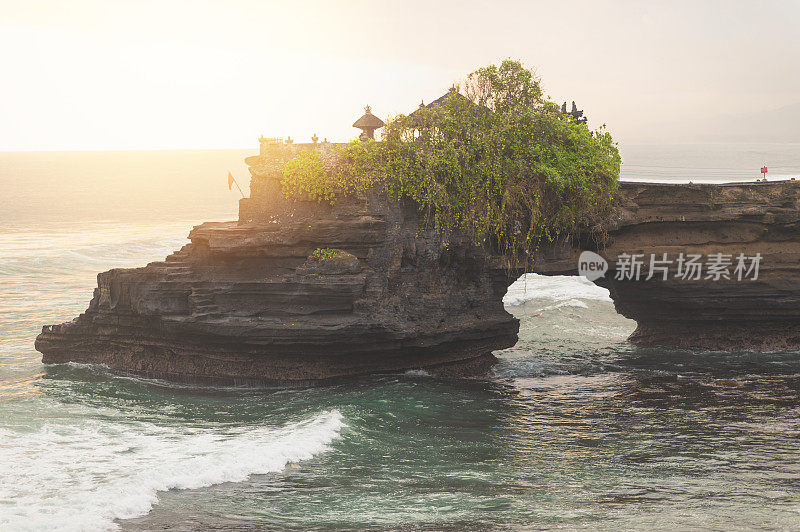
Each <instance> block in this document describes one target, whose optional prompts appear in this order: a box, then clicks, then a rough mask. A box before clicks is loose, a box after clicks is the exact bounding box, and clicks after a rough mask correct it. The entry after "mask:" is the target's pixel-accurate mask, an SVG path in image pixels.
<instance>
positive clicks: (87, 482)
mask: <svg viewBox="0 0 800 532" xmlns="http://www.w3.org/2000/svg"><path fill="white" fill-rule="evenodd" d="M344 426H345V424H344V421H343V418H342V414H341V413H340V412H339V411H338V410H332V411H328V412H323V413H321V414H318V415H316V416H314V417H313V418H311V419H308V420H305V421H302V422H299V423H292V424H287V425H285V426H283V427H277V428H276V427H252V426H249V427H241V426H239V427H215V428H213V429H211V428H195V427H164V426H158V425H155V424H152V423H144V422H139V423H128V424H123V423H109V422H105V421H99V420H86V421H82V422H80V423H78V424H71V425H66V424H57V423H55V422H51V423H48V424H45V425H44V426H41V427H40V428H38V429H37V430H34V431H29V430H11V429H0V478H2V479H3V481H2V483H0V501H12V500H13V501H14V506H13V507H5V508H3V509H2V511H0V529H2V530H40V529H42V528H47V529H48V530H52V529H57V530H97V529H110V528H116V523H115V520H116V519H129V518H133V517H138V516H141V515H145V514H147V513H148V512H149V511H150V508H151V507H152V506H153V504H155V503H156V501H157V493H158V492H159V491H166V490H169V489H193V488H200V487H204V486H211V485H213V484H220V483H222V482H240V481H243V480H246V479H247V478H248V477H249V476H250V475H254V474H264V473H271V472H277V471H281V470H282V469H284V468H285V467H286V466H287V464H289V463H292V462H298V461H301V460H308V459H310V458H312V457H314V456H315V455H317V454H319V453H322V452H324V451H325V450H326V449H328V447H329V444H330V443H331V442H332V441H333V440H334V439H336V438H338V437H339V432H340V430H341V429H342V428H343V427H344Z"/></svg>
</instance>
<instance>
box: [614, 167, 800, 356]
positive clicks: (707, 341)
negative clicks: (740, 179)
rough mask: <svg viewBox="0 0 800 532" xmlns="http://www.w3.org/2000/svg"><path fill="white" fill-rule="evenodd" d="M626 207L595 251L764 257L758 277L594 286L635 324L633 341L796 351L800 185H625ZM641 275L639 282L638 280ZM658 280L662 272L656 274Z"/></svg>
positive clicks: (799, 342) (799, 337) (799, 338)
mask: <svg viewBox="0 0 800 532" xmlns="http://www.w3.org/2000/svg"><path fill="white" fill-rule="evenodd" d="M622 191H623V194H624V198H625V202H624V203H625V204H624V205H623V206H622V208H621V209H620V210H619V212H618V215H617V219H616V220H615V222H614V224H613V225H612V226H611V227H610V237H611V238H610V241H609V243H608V247H607V248H605V249H604V250H603V251H601V254H602V255H603V256H604V257H606V258H607V259H608V260H609V261H610V262H611V264H610V269H611V270H612V272H613V271H614V270H615V269H616V266H617V264H616V262H617V257H618V256H619V254H621V253H628V254H634V253H638V254H643V255H644V256H645V257H646V259H645V261H646V262H649V257H650V255H651V254H654V255H655V256H656V257H663V254H664V253H667V254H668V258H670V257H671V258H676V257H677V256H678V255H679V254H680V253H684V254H690V253H691V254H701V255H703V256H704V257H708V256H709V255H712V254H717V253H722V254H725V255H731V256H732V257H733V258H734V266H735V262H736V261H735V257H736V256H738V255H739V254H740V253H743V254H744V255H746V256H754V255H756V254H757V253H759V254H760V255H761V262H760V266H759V272H758V279H756V280H753V279H752V275H751V276H750V278H746V279H743V280H741V281H740V280H738V279H737V276H735V275H733V270H734V267H731V268H730V270H731V275H730V279H724V278H720V279H719V280H714V278H713V277H711V278H706V273H707V272H705V271H704V272H703V275H702V278H701V279H699V280H682V279H679V278H677V276H676V274H677V264H672V265H671V266H670V271H669V275H668V278H667V280H666V281H664V280H662V279H659V277H658V276H654V277H653V278H652V279H650V280H649V281H643V280H640V281H635V280H629V279H626V280H616V279H615V278H614V275H613V273H612V274H611V275H606V278H605V279H602V280H600V281H599V282H598V284H601V285H603V286H606V287H607V288H608V289H609V290H610V291H611V297H612V298H613V299H614V304H615V306H616V308H617V311H618V312H619V313H620V314H622V315H624V316H626V317H628V318H631V319H633V320H636V322H637V324H638V327H637V329H636V331H635V332H634V333H633V335H632V336H631V338H630V340H631V341H633V342H635V343H638V344H642V345H666V346H677V347H692V348H703V349H714V350H738V349H753V350H781V349H798V348H800V224H799V222H800V183H798V182H795V181H782V182H774V183H747V184H720V185H656V184H635V183H626V184H624V185H623V187H622ZM643 277H644V276H643ZM662 277H663V276H662Z"/></svg>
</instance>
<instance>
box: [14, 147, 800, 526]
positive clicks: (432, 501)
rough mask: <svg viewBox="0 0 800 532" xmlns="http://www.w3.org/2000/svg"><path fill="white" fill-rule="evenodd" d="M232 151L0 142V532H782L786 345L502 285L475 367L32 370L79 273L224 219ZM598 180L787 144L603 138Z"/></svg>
mask: <svg viewBox="0 0 800 532" xmlns="http://www.w3.org/2000/svg"><path fill="white" fill-rule="evenodd" d="M254 153H255V149H253V150H206V151H201V150H196V151H193V150H186V151H119V152H5V153H0V185H1V186H2V191H3V192H2V199H0V205H1V206H2V209H0V530H3V531H6V530H8V531H19V530H91V531H94V530H113V529H121V530H155V529H158V530H279V529H296V530H329V529H352V530H387V529H389V530H486V529H497V530H541V529H553V528H558V529H566V530H582V529H591V530H641V529H647V530H650V529H667V530H687V529H701V530H736V529H781V530H785V529H800V352H796V351H791V352H770V353H757V352H747V351H741V352H710V351H692V350H685V349H665V348H640V347H636V346H634V345H631V344H630V343H628V342H627V341H626V338H627V336H628V335H629V334H630V333H631V332H632V331H633V330H634V327H635V324H634V322H632V321H630V320H628V319H626V318H624V317H622V316H620V315H618V314H617V313H616V312H615V310H614V306H613V303H612V301H611V300H610V299H609V297H608V292H607V291H606V290H604V289H602V288H599V287H597V286H595V285H594V284H592V283H590V282H588V281H587V280H586V279H583V278H580V277H543V276H539V275H534V274H528V275H526V276H523V277H521V278H520V279H518V280H517V281H516V282H515V283H514V284H513V285H512V286H511V287H510V288H509V290H508V293H507V294H506V296H505V299H504V302H505V304H506V307H507V309H508V311H509V312H511V313H512V314H514V315H515V316H517V317H519V319H520V320H521V328H520V335H519V342H518V343H517V345H516V346H514V347H512V348H510V349H506V350H503V351H498V352H497V353H496V355H497V357H498V358H499V360H500V362H499V364H497V365H496V367H495V368H494V370H493V373H492V375H490V376H489V377H487V378H485V379H471V380H451V379H441V378H436V377H433V376H430V375H428V374H426V373H425V372H423V371H408V372H406V373H400V374H387V375H376V376H371V377H363V378H357V379H350V380H344V381H341V382H336V383H333V384H330V385H325V386H276V387H261V388H253V387H212V386H189V385H176V384H171V383H168V382H163V381H159V380H151V379H143V378H135V377H131V376H126V375H121V374H117V373H114V372H112V371H109V370H108V369H107V368H105V367H103V366H92V365H81V364H61V365H43V364H42V363H41V357H40V354H39V353H37V352H36V351H35V350H34V349H33V341H34V338H35V337H36V335H37V333H38V332H39V331H40V330H41V327H42V325H44V324H53V323H61V322H63V321H67V320H70V319H72V318H73V317H75V316H76V315H78V314H79V313H80V312H82V311H83V310H85V308H86V307H87V304H88V302H89V300H90V298H91V295H92V289H93V287H94V286H95V284H96V274H97V273H98V272H102V271H105V270H108V269H110V268H120V267H134V266H142V265H144V264H146V263H148V262H150V261H154V260H160V259H162V258H163V257H165V256H166V255H168V254H169V253H170V252H171V251H173V250H175V249H178V248H179V247H180V246H182V245H183V244H185V243H186V242H187V240H186V235H187V233H188V231H189V230H190V229H191V227H192V226H193V225H196V224H198V223H201V222H203V221H224V220H231V219H235V218H236V213H237V205H238V199H239V198H240V197H241V195H240V194H239V192H238V191H237V189H236V187H234V188H233V190H228V187H227V180H226V178H227V172H228V171H230V172H231V173H232V174H233V175H234V177H235V178H237V181H238V182H239V183H240V184H241V185H242V188H243V191H244V193H245V194H247V183H248V181H249V176H248V172H247V169H246V167H245V165H244V163H243V161H242V159H243V158H244V157H245V156H247V155H252V154H254ZM622 155H623V161H624V165H623V170H622V178H623V179H626V180H643V181H661V182H688V181H692V182H724V181H753V180H755V179H757V178H760V177H761V174H760V173H759V169H760V168H761V167H762V166H764V165H767V166H768V168H769V173H768V174H767V176H768V179H770V180H772V179H790V178H792V177H795V178H800V145H787V144H747V145H744V144H742V145H732V144H707V145H697V144H694V145H642V146H634V145H630V146H623V148H622Z"/></svg>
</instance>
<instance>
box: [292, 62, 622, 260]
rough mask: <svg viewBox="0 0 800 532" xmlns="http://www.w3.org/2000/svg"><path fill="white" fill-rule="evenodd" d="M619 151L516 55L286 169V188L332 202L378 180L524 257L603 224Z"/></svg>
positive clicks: (397, 196)
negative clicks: (432, 101)
mask: <svg viewBox="0 0 800 532" xmlns="http://www.w3.org/2000/svg"><path fill="white" fill-rule="evenodd" d="M619 166H620V156H619V152H618V150H617V147H616V143H615V142H614V141H613V139H612V138H611V135H610V134H609V133H608V132H606V131H605V129H604V128H600V129H599V130H598V131H595V132H590V131H589V129H588V128H587V127H586V126H585V125H581V124H578V123H576V122H575V120H574V119H573V118H572V117H571V116H568V115H564V114H562V113H561V112H560V111H559V109H558V106H557V105H556V104H554V103H552V102H550V101H548V100H547V99H545V97H544V96H543V93H542V89H541V86H540V84H539V81H538V79H537V78H536V77H535V76H534V74H533V73H532V72H531V71H529V70H527V69H525V68H524V67H523V66H522V65H521V64H520V63H519V62H517V61H511V60H506V61H503V62H502V64H500V65H499V66H496V65H490V66H488V67H484V68H481V69H479V70H477V71H475V72H473V73H472V74H470V76H469V77H468V78H467V79H466V80H465V82H464V83H463V85H462V86H461V87H459V88H458V89H454V90H451V91H450V93H449V94H448V95H447V97H446V98H444V100H443V101H442V102H441V103H440V104H439V105H431V106H428V107H425V108H420V109H419V110H418V111H416V112H415V113H413V114H412V115H411V116H408V115H399V116H397V117H395V118H393V119H392V120H389V121H387V124H386V127H385V128H384V131H383V142H374V141H366V142H353V143H350V144H348V145H346V146H344V147H342V148H339V149H337V150H336V151H335V152H334V153H333V154H332V156H330V160H329V161H326V162H323V160H322V156H321V155H319V153H317V152H309V153H307V154H303V155H301V156H299V157H297V158H296V159H294V160H293V161H290V162H289V163H288V164H287V165H286V167H285V168H284V170H283V175H284V179H283V181H282V183H283V190H284V194H286V195H287V196H289V197H301V196H303V195H305V196H306V197H308V198H311V199H315V200H318V201H323V200H326V201H330V202H331V203H333V202H334V201H335V200H336V198H337V195H340V194H341V195H347V194H357V193H361V192H364V191H366V190H367V189H369V188H370V187H372V186H374V185H376V184H380V185H381V186H383V188H384V190H385V191H386V192H387V193H388V194H389V196H390V197H391V198H393V199H394V200H398V201H399V200H402V199H404V198H408V199H410V200H413V201H414V202H416V203H417V204H418V205H419V206H420V208H421V210H422V211H423V212H424V213H425V215H426V218H427V220H428V222H429V223H430V224H431V226H432V227H434V228H436V229H437V230H439V231H441V232H443V233H448V232H451V231H454V230H455V231H460V232H462V233H464V234H467V235H469V236H471V237H472V239H473V240H474V242H475V243H476V244H481V243H491V244H492V245H494V246H496V247H497V248H498V249H499V251H501V252H503V253H506V254H509V255H512V256H516V257H524V256H526V255H531V254H532V253H533V251H535V250H536V248H537V247H538V246H539V245H540V243H541V242H542V241H552V240H553V239H555V238H557V237H559V236H565V235H569V234H574V233H575V232H576V231H577V230H578V229H579V228H580V227H587V226H592V225H595V224H596V223H597V222H598V221H599V220H600V219H601V218H602V216H603V215H605V214H606V213H607V212H608V211H609V209H610V206H611V201H612V198H613V194H614V191H615V190H616V187H617V184H618V177H619Z"/></svg>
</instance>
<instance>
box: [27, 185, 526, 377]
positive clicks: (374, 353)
mask: <svg viewBox="0 0 800 532" xmlns="http://www.w3.org/2000/svg"><path fill="white" fill-rule="evenodd" d="M253 185H254V186H253V198H252V199H250V198H248V199H246V200H242V206H241V220H240V222H228V223H206V224H203V225H200V226H198V227H195V228H194V229H193V230H192V231H191V233H190V235H189V237H190V239H191V244H188V245H186V246H184V248H183V249H181V250H180V251H178V252H176V253H175V254H173V255H171V256H169V257H167V259H166V261H165V262H156V263H151V264H149V265H147V266H146V267H144V268H137V269H115V270H111V271H108V272H105V273H102V274H100V275H98V288H97V289H95V293H94V297H93V298H92V301H91V303H90V305H89V308H88V310H87V311H86V312H85V313H83V314H81V315H80V316H79V317H77V318H75V319H74V320H73V321H71V322H69V323H65V324H62V325H54V326H47V327H44V329H43V331H42V333H41V334H40V335H39V337H38V338H37V340H36V349H38V350H39V351H41V352H42V353H43V357H42V359H43V361H44V362H46V363H58V362H66V361H77V362H88V363H103V364H107V365H108V366H110V367H112V368H115V369H119V370H123V371H127V372H133V373H138V374H142V375H147V376H152V377H160V378H167V379H171V380H190V381H195V382H204V381H220V382H266V381H311V380H321V379H327V378H332V377H338V376H344V375H359V374H367V373H378V372H392V371H401V370H406V369H413V368H420V369H425V370H428V371H431V372H434V373H439V374H448V375H470V374H481V373H485V372H486V371H487V369H488V368H489V366H490V365H491V364H492V363H494V361H495V358H494V356H493V355H492V354H491V352H492V351H493V350H496V349H502V348H505V347H510V346H512V345H514V343H515V342H516V338H517V330H518V321H517V320H516V319H515V318H513V317H512V316H511V315H509V314H508V313H507V312H506V311H505V310H504V308H503V305H502V301H501V299H502V296H503V294H504V293H505V291H506V288H507V286H508V284H510V283H511V282H513V280H514V278H513V277H511V276H509V274H508V273H507V272H506V270H505V269H504V268H503V267H502V266H501V264H500V260H499V258H498V257H492V256H489V255H487V254H486V253H485V252H484V251H483V250H482V249H481V248H478V247H475V246H474V245H470V244H469V243H468V242H466V241H458V240H456V241H452V240H451V241H450V242H448V243H443V242H442V240H441V238H440V237H439V236H438V235H436V234H435V233H433V232H431V231H426V230H423V229H422V228H421V226H420V219H419V216H418V214H417V212H416V209H415V208H413V207H410V206H404V205H401V204H397V203H388V202H386V201H385V200H384V199H382V198H381V197H380V196H377V195H375V196H369V197H364V198H360V199H354V200H348V201H340V202H338V203H337V204H336V205H335V206H333V207H331V206H329V205H325V204H317V203H290V202H287V201H285V200H282V198H281V197H280V193H279V190H278V185H277V182H276V181H275V180H274V179H268V178H263V176H259V175H258V174H257V173H256V176H255V177H254V183H253ZM317 248H338V249H341V250H343V252H342V253H339V254H337V255H336V256H335V257H334V258H329V259H327V260H318V259H317V258H315V257H313V256H312V254H313V252H314V250H315V249H317Z"/></svg>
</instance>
